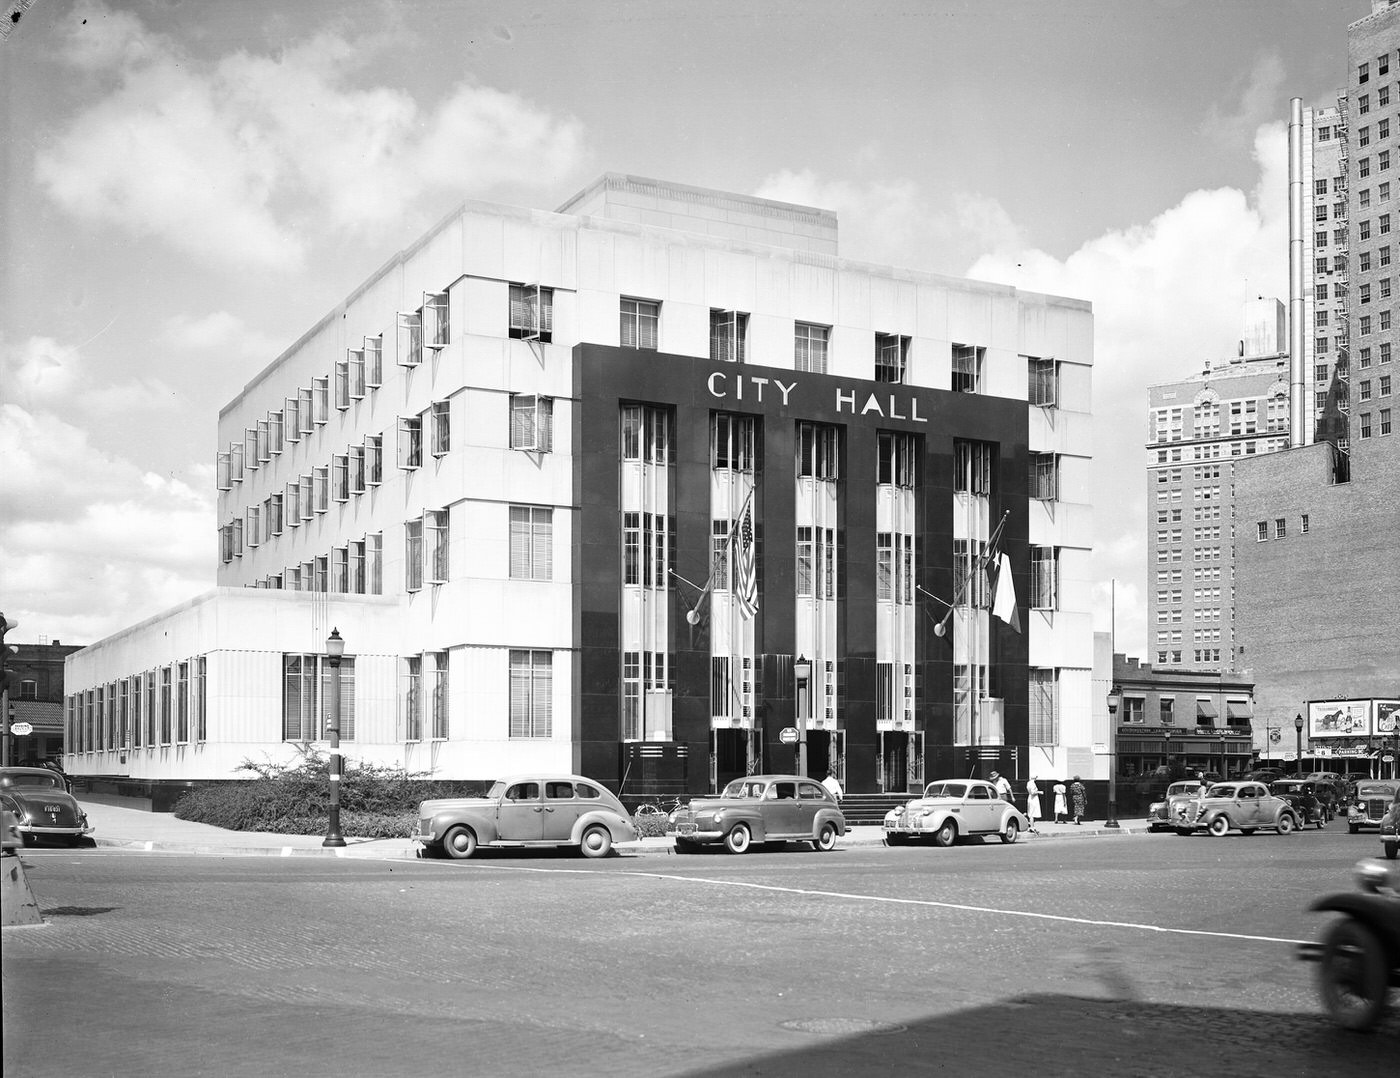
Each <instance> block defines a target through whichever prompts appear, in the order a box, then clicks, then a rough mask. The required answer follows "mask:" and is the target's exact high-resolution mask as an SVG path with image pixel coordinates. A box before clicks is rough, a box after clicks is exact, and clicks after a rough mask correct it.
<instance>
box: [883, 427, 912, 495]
mask: <svg viewBox="0 0 1400 1078" xmlns="http://www.w3.org/2000/svg"><path fill="white" fill-rule="evenodd" d="M876 450H877V454H876V468H875V482H877V483H880V484H882V485H888V486H895V487H900V488H901V489H904V490H913V489H914V486H915V484H916V483H917V481H918V470H919V440H918V437H917V436H916V435H913V434H898V433H895V432H893V431H885V430H882V431H880V433H879V437H878V439H877V442H876Z"/></svg>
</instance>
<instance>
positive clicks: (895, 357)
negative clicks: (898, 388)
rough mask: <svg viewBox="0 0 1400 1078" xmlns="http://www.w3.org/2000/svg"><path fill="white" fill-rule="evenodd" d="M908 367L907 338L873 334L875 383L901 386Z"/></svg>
mask: <svg viewBox="0 0 1400 1078" xmlns="http://www.w3.org/2000/svg"><path fill="white" fill-rule="evenodd" d="M908 367H909V338H908V337H902V336H900V335H899V334H895V333H877V334H875V381H877V382H890V383H893V384H899V385H902V384H903V383H904V381H905V375H906V371H907V370H908Z"/></svg>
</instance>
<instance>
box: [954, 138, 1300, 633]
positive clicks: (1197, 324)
mask: <svg viewBox="0 0 1400 1078" xmlns="http://www.w3.org/2000/svg"><path fill="white" fill-rule="evenodd" d="M1254 157H1255V161H1256V163H1257V165H1258V167H1259V184H1258V185H1257V187H1256V188H1255V190H1254V191H1253V192H1252V194H1246V193H1245V192H1242V191H1238V190H1234V189H1231V188H1220V189H1216V190H1208V191H1193V192H1191V193H1190V194H1188V195H1186V196H1185V197H1184V198H1183V199H1182V200H1181V201H1180V202H1179V203H1178V204H1177V205H1176V206H1173V207H1172V208H1170V209H1169V210H1167V211H1165V212H1164V213H1162V214H1160V215H1159V216H1158V217H1156V218H1155V219H1154V220H1152V221H1150V222H1148V223H1147V224H1144V225H1141V226H1138V227H1134V228H1131V229H1125V230H1120V231H1114V232H1109V233H1105V234H1104V235H1102V236H1099V237H1097V238H1095V239H1092V240H1090V241H1089V242H1087V243H1085V244H1083V245H1082V246H1081V247H1080V248H1079V249H1078V250H1077V251H1074V252H1073V253H1072V254H1070V255H1069V256H1068V257H1067V258H1065V259H1063V260H1060V259H1056V258H1054V257H1052V256H1051V255H1048V254H1046V253H1045V252H1043V251H1039V250H1025V251H1019V252H1012V253H1010V254H989V255H987V256H984V257H982V258H979V259H977V260H976V261H975V262H974V263H973V264H972V266H971V267H970V269H969V270H968V276H970V277H975V278H979V279H983V280H991V281H998V282H1002V283H1006V284H1012V285H1015V286H1017V287H1019V288H1025V289H1030V290H1033V291H1042V292H1051V293H1055V294H1059V295H1070V296H1076V297H1081V298H1084V299H1088V300H1090V301H1092V303H1093V305H1094V325H1095V365H1094V415H1095V446H1094V454H1095V465H1094V480H1095V483H1094V505H1095V529H1096V532H1097V534H1098V537H1099V542H1098V545H1096V547H1095V550H1094V561H1095V569H1094V576H1095V578H1096V579H1097V580H1098V581H1099V582H1100V585H1101V586H1100V587H1099V589H1098V594H1097V596H1096V602H1097V604H1098V607H1099V608H1098V609H1097V610H1096V616H1095V622H1096V624H1098V625H1099V626H1100V627H1106V626H1107V624H1108V612H1107V594H1108V589H1107V587H1106V586H1104V585H1103V582H1105V581H1108V580H1112V579H1116V580H1118V581H1119V582H1120V583H1119V587H1118V604H1117V605H1118V627H1119V650H1122V649H1123V647H1124V646H1125V644H1126V645H1127V646H1128V647H1129V648H1130V649H1133V650H1137V651H1138V653H1140V654H1146V653H1147V652H1146V649H1147V645H1148V642H1149V637H1148V626H1147V617H1146V602H1145V598H1144V597H1143V594H1142V592H1141V591H1140V588H1141V587H1142V586H1143V583H1144V582H1145V581H1146V579H1147V577H1146V574H1147V544H1146V532H1147V527H1148V521H1147V511H1148V506H1147V492H1146V487H1147V477H1146V463H1147V458H1146V452H1145V449H1144V445H1145V442H1146V437H1147V435H1146V415H1147V387H1148V386H1149V385H1152V384H1154V383H1159V382H1168V381H1175V380H1178V379H1181V378H1185V377H1189V376H1190V375H1192V374H1193V373H1196V372H1198V371H1200V370H1201V369H1202V368H1203V366H1204V365H1205V363H1206V362H1208V361H1210V360H1213V359H1220V358H1223V357H1227V356H1231V355H1233V354H1234V353H1235V346H1236V342H1237V341H1238V340H1239V338H1240V331H1241V328H1242V315H1243V304H1244V302H1245V301H1246V300H1248V299H1251V298H1253V297H1254V296H1256V295H1262V296H1271V297H1277V298H1279V299H1281V300H1284V301H1286V300H1287V289H1288V259H1287V251H1288V245H1287V213H1286V209H1287V188H1286V184H1285V182H1284V177H1285V176H1286V174H1287V135H1286V131H1285V130H1284V129H1283V127H1282V126H1281V125H1278V124H1269V125H1266V126H1264V127H1261V128H1259V129H1258V130H1257V131H1256V133H1255V137H1254ZM1124 461H1127V462H1133V461H1140V462H1141V464H1142V466H1141V467H1131V466H1129V467H1124V466H1123V462H1124ZM1125 584H1126V585H1127V586H1126V587H1125Z"/></svg>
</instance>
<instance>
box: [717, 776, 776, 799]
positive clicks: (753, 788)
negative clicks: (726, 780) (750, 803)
mask: <svg viewBox="0 0 1400 1078" xmlns="http://www.w3.org/2000/svg"><path fill="white" fill-rule="evenodd" d="M767 786H768V784H767V783H766V782H754V781H753V780H752V779H735V780H734V781H733V782H731V783H730V784H729V785H728V786H726V787H725V788H724V796H725V797H762V796H763V791H764V790H765V789H766V788H767Z"/></svg>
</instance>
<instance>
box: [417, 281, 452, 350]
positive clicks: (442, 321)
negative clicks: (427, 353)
mask: <svg viewBox="0 0 1400 1078" xmlns="http://www.w3.org/2000/svg"><path fill="white" fill-rule="evenodd" d="M420 317H421V318H422V322H423V339H424V341H425V342H426V343H427V345H428V347H429V348H432V349H434V350H436V349H439V348H444V347H446V345H447V344H448V342H449V341H450V340H451V325H452V317H451V310H450V308H449V307H448V297H447V293H446V292H424V293H423V308H422V313H421V316H420Z"/></svg>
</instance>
